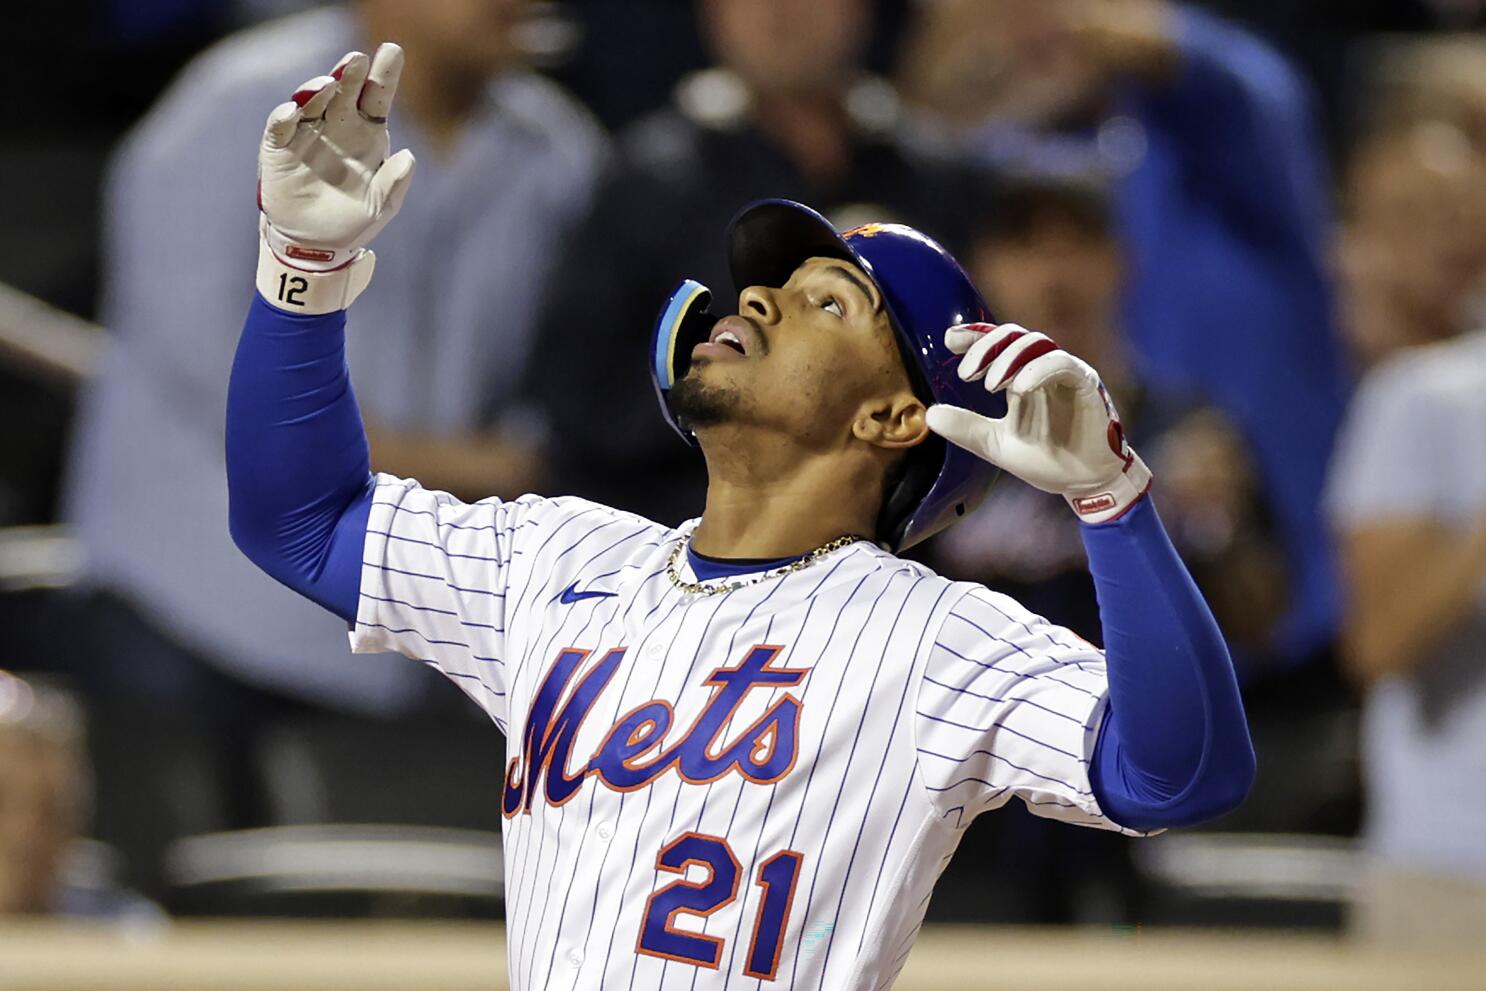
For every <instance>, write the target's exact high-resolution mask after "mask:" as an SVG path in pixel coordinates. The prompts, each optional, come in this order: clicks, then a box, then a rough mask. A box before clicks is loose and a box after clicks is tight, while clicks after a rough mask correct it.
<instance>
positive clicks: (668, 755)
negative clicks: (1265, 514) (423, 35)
mask: <svg viewBox="0 0 1486 991" xmlns="http://www.w3.org/2000/svg"><path fill="white" fill-rule="evenodd" d="M401 60H402V53H401V52H400V50H399V49H398V48H397V47H396V46H394V45H383V46H381V47H380V48H378V49H377V51H376V53H375V56H374V57H372V58H370V59H369V58H368V57H367V56H365V55H362V54H359V53H352V54H350V55H347V56H346V57H345V58H344V59H343V60H342V61H341V62H340V64H339V65H337V66H336V67H335V69H334V71H333V72H332V73H331V74H330V75H328V76H321V77H317V78H316V79H313V80H310V81H309V82H308V83H306V84H305V85H304V86H303V87H302V88H301V89H300V91H299V92H297V93H295V94H294V99H293V100H292V101H290V102H286V103H284V104H282V105H280V106H279V107H277V108H275V109H274V110H273V112H272V113H271V114H270V116H269V118H268V125H267V128H266V130H265V132H264V135H263V144H262V149H261V155H260V187H259V201H260V203H261V205H262V220H261V232H262V249H261V255H260V262H259V268H258V276H257V286H258V297H257V298H256V299H255V301H254V302H253V304H252V308H251V311H250V313H249V315H248V319H247V322H246V326H245V327H244V330H243V336H242V340H241V343H240V345H239V349H238V354H237V360H236V363H235V366H234V368H233V372H232V381H231V389H230V395H229V400H228V410H227V419H228V423H227V427H228V439H227V444H228V451H227V453H228V473H229V481H230V485H231V500H232V502H231V527H232V532H233V535H234V537H235V538H236V540H237V542H238V544H239V546H241V547H242V549H243V550H244V552H245V553H247V554H248V555H249V556H250V557H251V558H252V559H253V560H254V561H255V562H257V563H258V564H259V565H260V566H261V567H262V568H264V569H265V570H266V571H268V572H269V573H270V574H272V575H273V576H275V577H276V578H278V579H279V580H281V581H283V582H284V583H286V584H288V585H289V586H291V587H292V588H295V589H297V590H298V591H300V592H302V593H303V594H304V595H306V596H308V597H310V598H311V599H313V600H315V601H316V602H319V603H321V604H322V605H324V606H325V607H326V608H328V609H330V610H332V611H333V612H335V613H336V614H337V615H339V616H341V617H343V618H344V619H345V620H346V621H347V623H349V624H351V633H350V639H351V646H352V649H353V650H356V651H383V650H396V651H401V652H402V653H404V654H407V655H408V656H410V657H413V658H416V659H419V660H421V661H423V663H425V664H428V665H431V666H432V667H434V668H437V669H438V670H439V671H441V672H443V673H444V674H446V675H447V676H448V677H449V678H451V679H453V680H454V681H455V682H456V683H457V684H458V685H459V686H460V687H461V688H462V689H463V690H464V691H465V692H466V693H467V694H468V695H469V696H470V698H472V699H473V700H474V701H475V703H476V704H477V705H479V706H480V707H482V708H483V709H484V710H485V711H486V712H487V713H489V714H490V716H491V718H492V719H493V720H494V721H495V722H496V724H497V725H498V726H499V727H500V728H501V730H502V731H503V732H504V733H505V734H506V738H507V761H506V764H505V773H504V784H503V785H502V786H501V787H502V808H503V811H504V814H505V826H504V838H505V852H506V857H505V864H506V879H505V881H506V915H507V939H508V945H509V970H510V982H511V986H512V987H513V988H549V987H550V988H597V987H612V988H630V987H643V988H688V989H692V988H729V987H736V988H752V987H762V986H772V987H790V988H833V989H835V988H881V987H887V986H889V985H890V984H891V983H892V982H893V980H894V978H895V977H896V975H897V974H898V972H899V971H900V970H901V968H902V967H903V964H904V962H905V960H906V958H907V955H908V952H909V950H910V948H911V947H912V945H913V941H914V938H915V936H916V934H917V932H918V929H919V927H920V924H921V922H922V919H923V917H924V912H925V910H926V908H927V905H928V902H929V896H930V892H931V890H932V888H933V885H934V881H935V878H936V877H937V876H938V875H939V873H940V871H941V870H942V869H943V867H944V865H945V864H946V863H947V862H948V860H949V858H950V856H951V854H952V853H953V852H954V849H955V846H956V844H957V842H958V840H959V838H960V836H961V835H962V832H963V830H964V829H965V827H966V825H967V824H968V823H969V822H970V821H971V820H972V819H973V818H974V817H975V816H976V815H979V814H981V813H983V812H987V811H990V810H993V809H995V808H998V807H999V806H1001V805H1004V804H1006V803H1007V802H1009V801H1011V800H1013V799H1015V800H1019V801H1022V802H1024V803H1026V804H1027V806H1029V807H1030V808H1031V809H1032V810H1033V811H1034V812H1036V813H1038V814H1040V815H1045V816H1050V817H1053V818H1057V819H1061V820H1064V821H1067V822H1072V823H1079V824H1083V825H1089V826H1095V827H1099V828H1105V829H1119V830H1123V831H1126V832H1129V833H1132V834H1137V835H1140V834H1144V833H1147V832H1150V831H1152V830H1158V829H1161V828H1164V827H1168V826H1176V825H1185V824H1189V823H1193V822H1196V821H1199V820H1202V819H1206V818H1209V817H1212V816H1214V815H1217V814H1220V813H1222V812H1225V811H1227V810H1229V809H1231V808H1233V807H1234V806H1236V805H1237V804H1238V803H1239V802H1240V801H1241V800H1242V798H1243V796H1244V795H1245V793H1246V792H1247V789H1248V787H1249V784H1250V782H1251V779H1252V776H1253V753H1252V748H1251V746H1250V743H1249V738H1248V733H1247V728H1246V725H1245V722H1244V715H1243V709H1242V705H1241V702H1240V699H1239V695H1238V691H1237V687H1236V684H1235V680H1234V676H1233V671H1232V666H1231V663H1230V661H1229V658H1228V654H1227V652H1226V649H1225V648H1224V645H1223V641H1222V637H1221V636H1220V634H1219V632H1218V630H1217V628H1216V627H1215V625H1214V623H1213V621H1212V618H1211V615H1210V614H1209V612H1208V610H1207V608H1206V606H1205V605H1204V603H1203V602H1202V599H1201V597H1200V596H1199V594H1198V593H1197V591H1196V590H1195V588H1194V586H1193V585H1192V582H1191V580H1190V579H1189V577H1188V576H1187V573H1186V571H1185V570H1184V568H1183V567H1182V564H1181V562H1180V560H1179V559H1178V558H1177V557H1176V555H1175V552H1174V551H1173V550H1172V549H1171V545H1170V543H1169V542H1168V541H1167V539H1166V536H1165V533H1164V531H1163V530H1162V528H1161V523H1160V520H1159V519H1158V517H1157V515H1156V511H1155V508H1154V506H1153V505H1152V503H1151V500H1150V497H1149V495H1148V494H1147V490H1148V489H1149V486H1150V473H1149V471H1147V469H1146V467H1145V465H1144V464H1143V463H1142V462H1141V460H1140V458H1139V457H1138V456H1136V454H1135V453H1134V451H1132V450H1131V449H1130V446H1129V445H1128V443H1127V442H1126V440H1125V438H1124V435H1123V432H1122V430H1121V428H1120V423H1119V419H1118V418H1117V416H1116V414H1115V409H1114V406H1113V405H1112V404H1111V402H1110V399H1109V397H1108V396H1107V395H1106V394H1105V392H1104V389H1103V387H1102V386H1101V385H1100V382H1099V378H1098V376H1097V375H1096V374H1095V372H1094V370H1093V369H1092V368H1090V367H1089V366H1088V365H1086V364H1084V363H1083V362H1082V361H1080V360H1079V359H1077V358H1075V357H1074V356H1072V355H1070V354H1067V353H1066V352H1064V351H1062V350H1060V349H1059V348H1058V347H1057V346H1056V345H1055V344H1054V343H1053V342H1052V341H1051V340H1050V339H1049V338H1047V337H1045V336H1043V335H1042V334H1038V333H1033V332H1030V331H1026V330H1024V329H1022V328H1020V327H1017V326H1015V325H1011V324H1002V325H999V326H998V325H996V324H995V323H994V322H993V321H992V319H991V316H990V314H989V313H988V312H987V310H986V307H985V304H984V303H983V302H982V301H981V299H980V298H979V296H978V295H977V294H976V292H975V290H974V289H973V288H972V287H971V285H970V283H969V282H968V280H967V279H966V278H965V276H964V274H963V273H962V272H961V271H960V269H959V267H958V266H957V265H956V264H955V262H954V260H953V259H952V258H950V256H949V255H948V254H947V253H945V252H944V251H943V249H941V248H940V247H939V246H938V245H937V244H936V243H934V242H933V241H932V240H930V239H929V238H927V237H925V236H924V235H923V234H921V233H919V232H917V231H915V230H912V229H910V228H907V227H902V226H897V225H868V226H866V227H861V228H857V229H855V230H852V231H848V232H846V233H845V234H838V233H837V232H836V231H835V230H833V229H832V227H831V226H830V224H828V223H827V222H826V221H825V220H824V219H823V218H822V217H821V216H819V215H818V214H816V213H814V212H813V211H811V210H810V209H808V208H806V207H804V206H801V205H800V204H796V203H791V202H788V201H783V200H772V201H765V202H761V203H756V204H754V205H752V206H750V207H748V208H746V209H745V210H744V211H743V212H742V213H741V214H740V215H739V216H738V217H737V219H736V220H735V221H734V223H733V224H732V226H731V228H730V229H729V231H728V233H727V238H726V240H727V250H728V252H729V259H730V263H731V269H732V273H733V276H734V280H735V282H736V285H737V289H738V297H737V301H738V313H737V314H736V315H732V316H726V317H723V318H722V319H716V318H714V317H712V316H711V315H710V314H708V313H707V305H708V303H709V301H710V293H709V291H708V290H707V289H706V288H704V287H702V286H700V285H697V284H696V283H691V282H686V283H683V284H682V286H681V288H680V289H678V290H677V292H676V294H675V295H674V296H673V297H672V298H671V299H670V301H669V302H668V303H667V304H666V306H665V307H664V309H663V312H662V315H661V318H660V320H659V322H658V324H657V328H656V334H655V351H654V354H653V356H652V358H653V361H652V374H653V376H654V378H655V383H656V387H657V391H658V393H659V397H660V400H661V408H662V411H663V413H664V415H665V416H666V417H668V418H669V419H670V420H671V422H672V423H673V424H674V425H675V426H676V428H677V429H678V430H679V431H680V432H681V433H682V435H683V436H684V437H686V438H687V439H688V440H689V441H691V442H693V443H696V444H698V445H699V446H700V448H701V451H702V454H703V455H704V456H705V458H706V461H707V467H708V472H709V477H710V487H709V491H708V494H707V502H706V506H705V510H704V512H703V513H702V516H701V518H700V520H694V521H691V522H688V523H685V524H682V525H681V526H680V527H675V528H673V527H669V526H662V525H660V524H657V523H653V522H651V521H649V520H646V519H642V518H640V517H637V516H634V515H631V514H628V513H623V512H618V511H616V510H613V509H610V508H607V507H605V506H600V505H595V504H593V503H590V502H587V501H585V500H582V499H576V498H543V497H539V496H535V495H528V496H523V497H522V498H520V499H516V500H514V501H509V502H503V501H501V500H498V499H485V500H482V501H480V502H477V503H473V504H465V503H462V502H460V501H458V500H456V499H454V498H453V497H451V496H449V495H447V494H445V493H441V492H432V491H427V490H425V489H423V488H421V487H420V486H419V485H418V483H417V482H416V481H413V480H410V479H401V478H395V477H392V476H390V475H385V474H376V475H374V474H372V472H371V471H370V468H369V459H368V451H367V445H366V440H365V435H364V431H363V429H362V425H361V420H360V416H359V413H358V411H357V406H356V400H355V396H354V394H353V391H352V389H351V383H350V379H349V376H348V370H347V368H346V363H345V357H344V340H345V338H344V333H345V326H346V312H345V311H346V308H347V307H348V306H350V305H351V303H352V302H353V301H354V300H355V298H356V295H357V293H358V292H360V291H361V289H363V288H364V287H365V286H366V284H367V281H368V279H370V278H371V275H372V267H373V264H374V259H373V256H372V254H371V252H370V251H368V250H366V245H367V243H368V242H369V241H370V240H371V239H372V237H373V236H374V235H375V234H376V232H377V231H378V230H380V229H381V227H382V226H383V225H385V224H386V223H388V222H389V221H391V220H392V219H393V217H394V215H395V214H396V213H397V210H398V206H399V205H400V203H401V202H402V200H403V197H404V196H405V195H406V193H407V190H408V187H409V180H410V177H411V175H412V171H413V160H412V157H411V155H409V154H408V152H406V151H401V152H398V153H397V154H393V155H391V156H389V155H388V151H389V140H388V132H387V128H386V121H387V116H388V113H389V111H390V109H391V105H392V100H393V94H394V92H395V90H396V87H397V77H398V70H399V68H400V65H401ZM613 249H614V250H615V251H616V252H618V251H623V250H625V246H624V245H623V244H616V245H614V246H613ZM568 278H569V279H570V280H571V285H569V286H568V287H567V291H571V292H576V293H581V292H582V291H583V284H582V280H583V273H581V272H573V273H569V274H568ZM592 319H594V320H603V319H605V315H604V314H603V313H594V314H593V316H592ZM616 367H618V366H617V365H616ZM583 401H584V402H585V404H587V405H591V406H594V407H598V408H601V407H602V399H601V397H583ZM593 429H594V430H595V431H599V432H603V431H604V430H605V429H607V428H606V425H605V423H603V422H602V420H601V419H598V420H596V421H595V422H594V424H593ZM998 468H999V469H1005V470H1007V471H1010V472H1013V473H1014V474H1016V475H1018V476H1020V477H1021V478H1023V479H1025V480H1026V481H1028V482H1030V483H1031V484H1033V485H1035V486H1037V487H1039V488H1042V489H1044V490H1047V491H1049V492H1057V493H1061V494H1063V495H1064V496H1066V497H1067V499H1068V503H1069V505H1070V507H1071V509H1072V511H1073V512H1074V513H1076V514H1077V515H1078V516H1079V517H1080V518H1081V519H1082V520H1083V521H1084V523H1085V524H1086V526H1085V528H1084V536H1085V542H1086V544H1087V546H1088V551H1089V560H1090V566H1091V570H1092V572H1093V575H1094V579H1095V582H1096V583H1097V585H1098V590H1099V601H1100V606H1101V613H1102V618H1103V622H1104V630H1105V639H1106V652H1101V651H1099V650H1096V649H1094V648H1093V647H1091V646H1090V645H1089V644H1087V643H1086V642H1084V641H1082V640H1080V639H1079V638H1077V637H1076V636H1074V635H1073V634H1071V633H1070V632H1068V631H1067V630H1065V629H1062V628H1060V627H1058V626H1055V625H1053V624H1052V623H1050V622H1048V621H1047V620H1045V619H1043V618H1041V617H1039V616H1034V615H1032V614H1030V613H1028V612H1027V611H1026V610H1025V609H1023V608H1022V607H1020V606H1019V605H1018V604H1017V603H1016V602H1014V601H1012V600H1010V599H1008V598H1006V597H1004V596H1002V595H998V594H997V593H995V592H993V591H991V590H989V589H987V588H985V587H983V586H979V585H974V584H970V583H963V582H953V581H949V580H947V579H944V578H941V577H940V576H938V575H936V574H934V573H933V572H931V571H929V570H928V569H926V568H924V567H923V566H921V565H918V564H914V563H911V562H908V561H904V560H902V559H900V558H898V557H896V556H895V552H897V551H900V550H902V549H904V548H907V547H910V546H912V545H913V544H915V543H916V542H918V541H920V540H923V539H924V538H925V537H928V536H929V535H931V534H933V533H935V532H936V531H938V530H940V529H942V528H944V527H945V526H947V525H948V524H950V523H951V522H953V521H954V520H955V519H956V518H957V517H958V516H959V515H961V514H962V513H964V512H965V511H966V510H967V509H968V508H969V507H970V506H971V505H972V504H973V503H974V501H975V500H976V499H977V498H978V497H979V496H980V495H981V494H983V493H984V491H985V489H986V487H987V485H988V484H989V483H990V481H991V480H992V478H993V476H994V475H995V474H996V472H997V470H998ZM654 481H655V484H656V485H664V484H666V480H665V479H664V478H657V479H655V480H654ZM489 786H490V787H496V781H495V769H494V768H492V774H491V780H490V782H489Z"/></svg>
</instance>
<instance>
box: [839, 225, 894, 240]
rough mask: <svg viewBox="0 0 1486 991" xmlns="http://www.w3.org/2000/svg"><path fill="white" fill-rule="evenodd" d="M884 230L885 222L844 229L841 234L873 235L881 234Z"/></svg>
mask: <svg viewBox="0 0 1486 991" xmlns="http://www.w3.org/2000/svg"><path fill="white" fill-rule="evenodd" d="M885 230H887V224H863V225H861V226H860V227H853V228H852V229H851V230H849V231H846V232H845V233H843V234H842V235H841V236H842V237H872V236H873V235H876V234H881V233H882V232H883V231H885Z"/></svg>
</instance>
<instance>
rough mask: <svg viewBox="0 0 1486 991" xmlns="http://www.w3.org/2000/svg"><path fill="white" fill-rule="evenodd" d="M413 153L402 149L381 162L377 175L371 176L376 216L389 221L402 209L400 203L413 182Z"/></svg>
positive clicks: (373, 205)
mask: <svg viewBox="0 0 1486 991" xmlns="http://www.w3.org/2000/svg"><path fill="white" fill-rule="evenodd" d="M415 164H416V162H415V161H414V160H413V153H412V152H411V151H408V149H406V148H404V149H403V150H402V151H400V152H398V153H397V154H395V155H393V156H391V157H389V158H388V159H387V161H385V162H383V163H382V165H381V168H379V169H377V174H376V175H374V176H372V181H371V196H372V207H373V208H374V209H375V210H376V211H377V213H378V215H380V216H383V217H386V218H387V219H389V220H390V219H391V218H392V217H393V216H395V215H396V214H397V211H398V210H400V209H402V201H403V199H404V198H405V197H406V196H407V195H408V185H409V184H410V183H411V182H412V180H413V166H414V165H415Z"/></svg>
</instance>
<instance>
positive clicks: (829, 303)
mask: <svg viewBox="0 0 1486 991" xmlns="http://www.w3.org/2000/svg"><path fill="white" fill-rule="evenodd" d="M815 305H816V306H819V307H820V308H821V309H822V310H825V311H826V312H827V313H834V314H836V316H838V317H839V316H843V315H844V311H843V310H842V308H841V303H840V302H838V301H837V299H836V297H835V296H827V297H825V298H824V299H822V300H821V301H820V302H819V303H816V304H815Z"/></svg>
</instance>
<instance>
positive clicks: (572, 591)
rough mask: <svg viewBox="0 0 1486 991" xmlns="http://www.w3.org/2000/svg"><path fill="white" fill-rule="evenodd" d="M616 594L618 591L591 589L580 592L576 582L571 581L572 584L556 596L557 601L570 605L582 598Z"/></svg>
mask: <svg viewBox="0 0 1486 991" xmlns="http://www.w3.org/2000/svg"><path fill="white" fill-rule="evenodd" d="M618 594H619V593H618V592H595V591H593V590H589V591H587V592H580V591H578V583H577V582H573V584H571V585H569V586H568V587H567V588H565V589H563V590H562V594H561V595H559V596H558V597H557V601H558V602H561V603H562V604H563V605H565V606H570V605H572V604H573V603H575V602H582V601H583V600H584V599H603V598H607V597H610V596H615V595H618Z"/></svg>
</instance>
